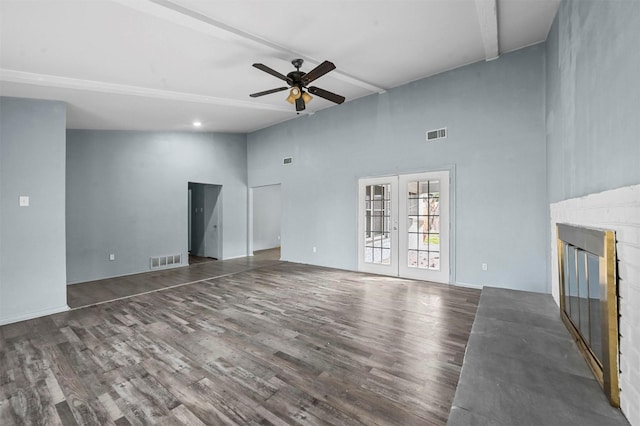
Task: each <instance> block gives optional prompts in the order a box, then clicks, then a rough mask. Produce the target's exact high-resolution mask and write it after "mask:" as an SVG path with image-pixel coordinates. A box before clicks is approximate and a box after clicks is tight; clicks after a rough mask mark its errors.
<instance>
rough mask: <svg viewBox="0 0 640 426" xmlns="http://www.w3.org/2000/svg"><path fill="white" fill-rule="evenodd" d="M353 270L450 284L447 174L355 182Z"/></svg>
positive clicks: (441, 172)
mask: <svg viewBox="0 0 640 426" xmlns="http://www.w3.org/2000/svg"><path fill="white" fill-rule="evenodd" d="M358 193H359V195H358V200H359V203H358V205H359V207H358V269H359V270H360V271H363V272H371V273H376V274H383V275H393V276H401V277H407V278H416V279H421V280H426V281H434V282H441V283H449V172H448V171H440V172H430V173H417V174H408V175H399V176H387V177H380V178H367V179H360V181H359V191H358Z"/></svg>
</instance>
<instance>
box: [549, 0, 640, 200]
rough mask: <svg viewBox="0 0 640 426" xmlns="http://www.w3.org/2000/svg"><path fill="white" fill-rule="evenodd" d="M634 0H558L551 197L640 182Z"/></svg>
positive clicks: (638, 15) (639, 43) (552, 42)
mask: <svg viewBox="0 0 640 426" xmlns="http://www.w3.org/2000/svg"><path fill="white" fill-rule="evenodd" d="M639 48H640V2H638V1H616V2H610V1H587V0H580V1H563V2H562V4H561V5H560V9H559V11H558V15H557V16H556V19H555V22H554V25H553V27H552V28H551V32H550V34H549V37H548V39H547V58H546V59H547V73H546V74H547V87H546V90H547V103H546V104H547V151H548V154H547V157H548V182H549V201H550V202H552V203H553V202H556V201H560V200H565V199H568V198H574V197H579V196H582V195H586V194H590V193H594V192H601V191H604V190H607V189H613V188H618V187H621V186H627V185H633V184H637V183H640V114H639V113H640V82H639V80H638V79H639V78H640V77H639V76H640V55H639V54H638V49H639Z"/></svg>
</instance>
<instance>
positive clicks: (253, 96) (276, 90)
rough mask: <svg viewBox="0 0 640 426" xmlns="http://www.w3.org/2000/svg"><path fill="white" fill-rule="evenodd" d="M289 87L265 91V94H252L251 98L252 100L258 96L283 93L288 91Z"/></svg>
mask: <svg viewBox="0 0 640 426" xmlns="http://www.w3.org/2000/svg"><path fill="white" fill-rule="evenodd" d="M287 89H288V87H278V88H277V89H271V90H265V91H264V92H258V93H252V94H250V95H249V96H251V97H252V98H257V97H258V96H264V95H270V94H272V93H276V92H282V91H283V90H287Z"/></svg>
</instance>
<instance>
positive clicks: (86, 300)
mask: <svg viewBox="0 0 640 426" xmlns="http://www.w3.org/2000/svg"><path fill="white" fill-rule="evenodd" d="M192 260H194V262H192ZM189 263H190V264H189V266H188V267H180V268H172V269H165V270H161V271H153V272H145V273H142V274H135V275H127V276H124V277H116V278H107V279H104V280H97V281H89V282H85V283H80V284H73V285H70V286H67V304H68V305H69V307H70V308H72V309H73V308H80V307H84V306H90V305H95V304H98V303H104V302H109V301H112V300H117V299H122V298H125V297H131V296H135V295H138V294H143V293H148V292H151V291H157V290H162V289H165V288H170V287H177V286H182V285H185V284H191V283H194V282H196V281H202V280H206V279H212V278H216V277H221V276H223V275H227V274H235V273H238V272H242V271H250V270H252V269H256V268H262V267H264V266H269V265H275V264H278V263H280V248H276V249H269V250H261V251H257V252H255V253H254V256H252V257H240V258H237V259H230V260H215V259H211V258H208V257H197V256H189Z"/></svg>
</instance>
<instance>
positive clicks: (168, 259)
mask: <svg viewBox="0 0 640 426" xmlns="http://www.w3.org/2000/svg"><path fill="white" fill-rule="evenodd" d="M150 262H151V269H158V268H166V267H167V266H173V265H180V264H182V255H180V254H170V255H169V256H156V257H152V258H151V259H150Z"/></svg>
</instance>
